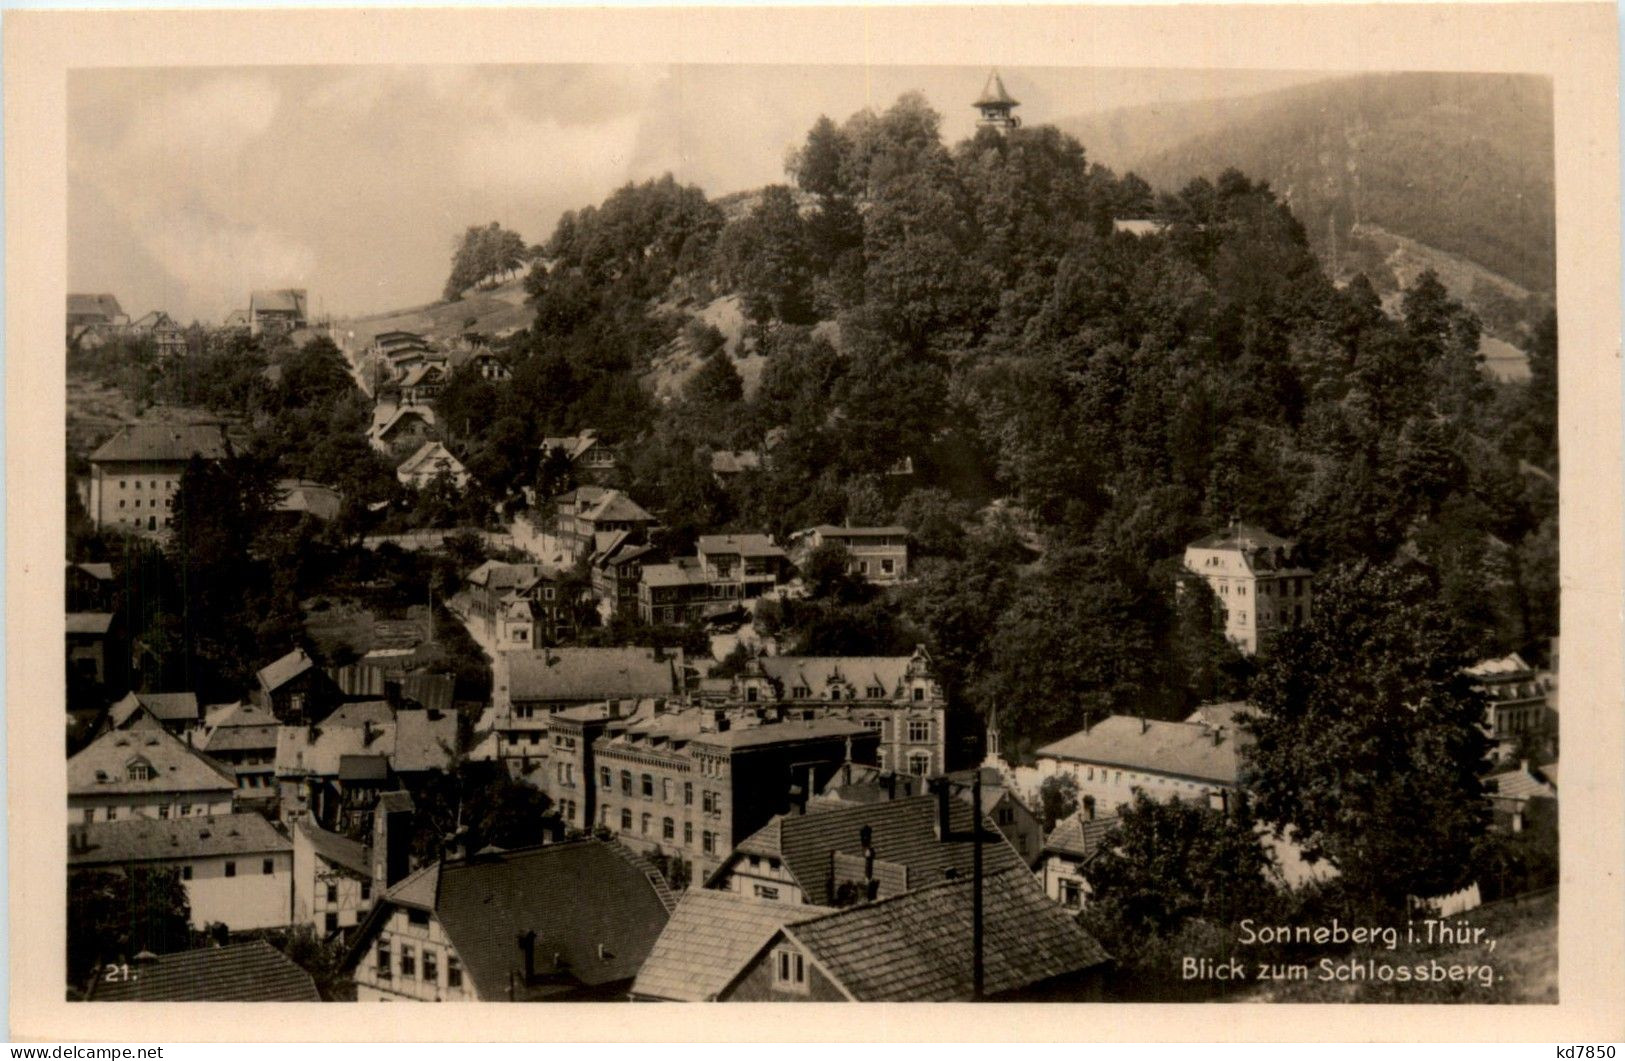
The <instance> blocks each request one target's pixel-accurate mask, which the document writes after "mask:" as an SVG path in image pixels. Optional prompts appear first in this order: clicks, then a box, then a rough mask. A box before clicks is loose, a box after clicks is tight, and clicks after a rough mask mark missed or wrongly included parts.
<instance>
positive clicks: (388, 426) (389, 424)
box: [372, 405, 434, 439]
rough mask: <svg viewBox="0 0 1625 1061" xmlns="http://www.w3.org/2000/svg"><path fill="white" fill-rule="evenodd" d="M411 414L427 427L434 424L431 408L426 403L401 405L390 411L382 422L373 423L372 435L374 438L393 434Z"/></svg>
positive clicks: (382, 437)
mask: <svg viewBox="0 0 1625 1061" xmlns="http://www.w3.org/2000/svg"><path fill="white" fill-rule="evenodd" d="M413 416H415V417H417V418H418V419H419V420H422V421H423V422H424V424H426V425H427V426H429V427H433V426H434V410H433V409H431V408H429V407H428V406H426V405H402V406H400V407H399V408H397V409H396V410H395V411H394V412H392V413H390V414H389V416H388V417H387V418H386V419H385V420H384V421H383V422H382V423H374V425H373V429H372V437H373V438H376V439H385V438H388V437H389V436H390V435H392V434H394V432H395V429H396V428H398V427H400V426H401V424H403V423H404V422H405V421H406V420H407V418H408V417H413Z"/></svg>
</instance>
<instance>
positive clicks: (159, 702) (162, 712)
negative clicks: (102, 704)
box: [108, 693, 198, 726]
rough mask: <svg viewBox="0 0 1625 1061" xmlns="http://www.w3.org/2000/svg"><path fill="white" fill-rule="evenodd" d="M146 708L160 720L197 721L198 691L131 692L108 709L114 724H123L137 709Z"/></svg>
mask: <svg viewBox="0 0 1625 1061" xmlns="http://www.w3.org/2000/svg"><path fill="white" fill-rule="evenodd" d="M141 708H145V709H146V710H147V712H148V713H149V714H151V715H152V717H153V718H156V719H158V720H159V721H160V722H196V721H197V719H198V707H197V694H196V693H129V694H128V695H126V696H125V697H124V699H122V700H120V701H119V702H118V703H116V704H114V705H113V706H112V707H111V708H110V709H109V711H108V713H109V714H110V715H111V717H112V719H113V725H115V726H122V725H124V723H125V721H126V720H128V719H129V717H130V716H131V715H133V714H135V713H136V711H137V710H140V709H141Z"/></svg>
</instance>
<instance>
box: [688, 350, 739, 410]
mask: <svg viewBox="0 0 1625 1061" xmlns="http://www.w3.org/2000/svg"><path fill="white" fill-rule="evenodd" d="M744 396H745V382H744V380H743V379H741V378H740V376H739V370H738V369H736V368H734V365H733V360H732V359H731V358H729V357H728V356H727V355H726V354H723V353H713V354H711V355H710V356H709V357H707V358H706V359H705V360H704V362H702V363H701V364H700V367H699V368H698V369H697V370H696V371H695V373H694V375H692V376H690V377H689V379H688V382H687V383H686V384H684V386H683V397H684V398H686V399H688V400H689V401H690V402H693V403H694V404H695V405H698V406H701V407H702V408H703V409H705V410H707V411H710V412H723V411H726V410H727V409H728V407H729V406H732V405H734V404H735V403H736V402H738V401H740V400H741V399H742V398H744Z"/></svg>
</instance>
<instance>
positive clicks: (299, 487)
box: [276, 479, 344, 520]
mask: <svg viewBox="0 0 1625 1061" xmlns="http://www.w3.org/2000/svg"><path fill="white" fill-rule="evenodd" d="M276 486H277V489H278V490H279V491H281V493H282V497H281V499H280V500H279V501H278V502H277V504H276V511H278V512H308V513H310V514H311V515H312V516H315V517H317V518H318V519H326V520H333V519H337V518H338V515H339V510H340V508H342V507H343V504H344V499H343V498H342V497H341V496H340V494H339V492H338V491H337V490H335V489H333V488H332V487H331V486H324V485H322V484H321V483H313V482H307V481H306V480H303V479H282V480H280V481H279V482H278V483H277V484H276Z"/></svg>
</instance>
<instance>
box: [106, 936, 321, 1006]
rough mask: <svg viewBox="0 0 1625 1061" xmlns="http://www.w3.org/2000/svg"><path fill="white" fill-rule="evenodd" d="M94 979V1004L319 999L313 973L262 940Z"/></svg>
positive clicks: (178, 955) (163, 957)
mask: <svg viewBox="0 0 1625 1061" xmlns="http://www.w3.org/2000/svg"><path fill="white" fill-rule="evenodd" d="M96 979H97V983H95V984H93V985H92V986H91V989H90V996H89V997H90V1000H91V1001H92V1002H320V1001H321V995H319V994H318V993H317V991H316V981H314V980H312V979H311V976H310V974H309V973H307V972H305V970H303V969H301V968H300V967H299V966H297V965H295V964H294V963H293V962H292V961H291V960H289V958H288V957H287V956H286V955H284V954H283V953H282V952H281V951H279V950H277V949H276V948H275V947H273V946H271V945H270V944H269V943H267V942H265V941H264V940H263V939H257V940H255V941H254V942H252V943H237V944H233V945H232V946H229V947H205V948H202V949H199V950H184V951H176V952H174V953H173V954H160V955H158V956H157V957H155V958H152V959H150V960H141V961H137V962H134V963H132V964H131V966H130V976H129V977H128V978H125V979H121V980H109V981H106V982H101V977H97V978H96Z"/></svg>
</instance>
